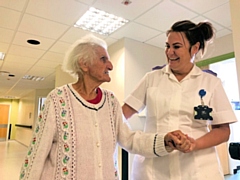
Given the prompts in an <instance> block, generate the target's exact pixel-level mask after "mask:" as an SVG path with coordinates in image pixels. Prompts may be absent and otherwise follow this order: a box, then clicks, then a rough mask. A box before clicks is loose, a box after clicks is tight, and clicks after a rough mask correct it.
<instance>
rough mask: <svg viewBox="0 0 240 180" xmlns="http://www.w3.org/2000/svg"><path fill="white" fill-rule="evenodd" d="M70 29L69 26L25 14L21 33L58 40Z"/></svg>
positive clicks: (20, 27) (20, 26) (20, 28)
mask: <svg viewBox="0 0 240 180" xmlns="http://www.w3.org/2000/svg"><path fill="white" fill-rule="evenodd" d="M67 29H68V26H66V25H63V24H60V23H56V22H53V21H49V20H46V19H42V18H39V17H35V16H32V15H28V14H25V15H24V16H23V19H22V22H21V24H20V25H19V31H21V32H25V33H29V34H33V35H38V36H43V37H46V38H52V39H58V38H59V37H60V36H61V35H63V34H64V32H65V31H66V30H67Z"/></svg>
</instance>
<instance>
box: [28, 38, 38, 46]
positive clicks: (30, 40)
mask: <svg viewBox="0 0 240 180" xmlns="http://www.w3.org/2000/svg"><path fill="white" fill-rule="evenodd" d="M27 42H28V43H29V44H32V45H39V44H40V41H38V40H35V39H28V40H27Z"/></svg>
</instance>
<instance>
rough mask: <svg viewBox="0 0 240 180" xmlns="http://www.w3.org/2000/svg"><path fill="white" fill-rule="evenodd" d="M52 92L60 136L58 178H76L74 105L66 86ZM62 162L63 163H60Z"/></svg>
mask: <svg viewBox="0 0 240 180" xmlns="http://www.w3.org/2000/svg"><path fill="white" fill-rule="evenodd" d="M55 92H56V93H55V94H52V97H53V100H54V104H55V105H56V107H57V108H55V111H56V112H55V113H56V122H57V131H58V135H59V136H58V137H59V139H58V140H59V144H60V145H59V146H58V161H57V162H58V164H57V167H58V168H57V172H56V174H55V176H56V178H57V179H58V178H60V177H59V175H61V177H62V178H64V179H75V178H76V164H75V163H76V138H75V124H74V119H73V118H72V107H71V103H70V97H69V93H68V91H67V89H66V86H63V87H61V88H58V89H56V90H55ZM60 162H61V163H60Z"/></svg>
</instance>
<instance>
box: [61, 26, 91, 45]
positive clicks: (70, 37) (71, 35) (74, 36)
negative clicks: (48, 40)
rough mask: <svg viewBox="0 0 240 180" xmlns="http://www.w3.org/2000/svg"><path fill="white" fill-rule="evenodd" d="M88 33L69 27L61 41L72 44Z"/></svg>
mask: <svg viewBox="0 0 240 180" xmlns="http://www.w3.org/2000/svg"><path fill="white" fill-rule="evenodd" d="M89 33H90V32H89V31H84V30H82V29H80V28H76V27H71V28H70V29H69V30H68V31H67V32H66V33H65V34H64V35H63V36H62V37H61V39H60V40H61V41H65V42H68V43H71V44H72V43H74V42H75V41H76V40H78V39H80V38H81V37H83V36H85V35H87V34H89Z"/></svg>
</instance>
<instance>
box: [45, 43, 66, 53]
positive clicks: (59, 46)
mask: <svg viewBox="0 0 240 180" xmlns="http://www.w3.org/2000/svg"><path fill="white" fill-rule="evenodd" d="M70 46H71V44H70V43H65V42H62V41H58V42H57V43H55V44H54V45H53V46H52V47H51V49H49V51H51V52H56V53H62V54H65V52H66V51H67V50H68V48H69V47H70Z"/></svg>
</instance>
